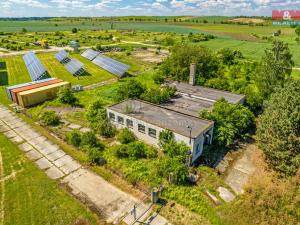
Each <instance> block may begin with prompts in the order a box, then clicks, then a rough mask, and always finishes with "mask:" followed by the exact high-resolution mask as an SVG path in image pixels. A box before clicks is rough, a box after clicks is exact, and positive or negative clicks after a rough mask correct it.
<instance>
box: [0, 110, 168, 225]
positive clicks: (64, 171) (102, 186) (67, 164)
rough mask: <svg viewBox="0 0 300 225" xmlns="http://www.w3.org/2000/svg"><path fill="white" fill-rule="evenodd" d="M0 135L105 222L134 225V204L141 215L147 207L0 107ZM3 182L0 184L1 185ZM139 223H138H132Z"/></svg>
mask: <svg viewBox="0 0 300 225" xmlns="http://www.w3.org/2000/svg"><path fill="white" fill-rule="evenodd" d="M0 132H2V133H3V134H4V135H5V136H6V137H7V138H9V139H10V140H11V141H12V142H14V143H15V144H18V146H19V148H20V149H21V150H22V151H23V152H24V153H25V154H26V156H27V157H28V158H29V159H30V160H32V161H33V162H35V163H36V164H37V166H38V167H39V168H40V169H41V170H43V171H44V172H45V173H46V174H47V176H48V177H49V178H51V179H54V180H58V181H59V182H61V183H63V184H65V185H66V186H67V187H68V188H67V190H69V191H70V192H71V193H72V194H73V195H75V196H76V197H77V198H79V199H80V200H82V201H83V202H84V203H87V202H88V203H89V205H92V208H93V209H96V211H98V212H101V214H104V216H105V218H106V220H107V222H109V223H114V224H117V223H118V222H120V220H121V221H122V220H123V222H128V221H129V222H128V223H127V224H133V223H132V222H134V219H133V214H131V213H130V212H131V211H132V209H133V207H134V205H139V208H138V212H137V213H138V214H139V215H141V214H142V213H143V212H144V211H146V210H147V209H148V208H149V204H144V203H143V202H141V201H140V200H139V199H136V198H135V197H133V196H132V195H130V194H128V193H125V192H123V191H121V190H120V189H118V188H117V187H115V186H114V185H112V184H110V183H109V182H107V181H106V180H104V179H103V178H102V177H100V176H99V175H97V174H95V173H93V172H91V171H90V170H88V169H86V168H84V167H83V166H82V165H80V163H78V162H77V161H76V160H74V159H73V158H72V157H71V156H70V155H68V154H66V153H65V152H64V151H63V150H62V149H61V148H60V147H59V146H57V145H55V144H54V143H52V142H51V141H50V140H48V139H47V138H46V137H45V136H42V135H41V134H40V133H39V132H37V131H36V130H35V129H34V128H32V127H31V126H30V125H29V124H27V123H26V122H25V121H23V120H22V119H21V118H19V117H18V116H17V115H16V114H15V113H13V112H12V111H10V110H9V109H7V108H6V107H4V106H3V105H1V104H0ZM3 183H4V182H1V184H3ZM152 215H153V214H152V213H151V210H150V211H149V212H148V214H145V215H144V217H143V219H144V221H147V220H149V218H150V217H151V218H152ZM135 224H140V223H135ZM148 224H149V225H151V224H152V225H165V224H168V221H167V220H166V219H165V218H163V217H162V216H160V215H155V217H154V219H153V220H152V221H151V222H149V223H148Z"/></svg>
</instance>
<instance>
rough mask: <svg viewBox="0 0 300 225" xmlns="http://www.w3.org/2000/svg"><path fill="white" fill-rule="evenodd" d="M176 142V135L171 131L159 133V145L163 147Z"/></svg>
mask: <svg viewBox="0 0 300 225" xmlns="http://www.w3.org/2000/svg"><path fill="white" fill-rule="evenodd" d="M172 140H174V134H173V132H172V131H170V130H163V131H162V132H160V133H159V145H160V146H161V147H163V146H164V145H165V144H167V143H169V142H170V141H172Z"/></svg>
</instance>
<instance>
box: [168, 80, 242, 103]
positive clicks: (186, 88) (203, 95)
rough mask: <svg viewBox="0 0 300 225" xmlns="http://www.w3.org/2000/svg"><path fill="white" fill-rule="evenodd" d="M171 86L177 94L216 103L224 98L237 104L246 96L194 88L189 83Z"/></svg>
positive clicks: (200, 87) (174, 83) (175, 83)
mask: <svg viewBox="0 0 300 225" xmlns="http://www.w3.org/2000/svg"><path fill="white" fill-rule="evenodd" d="M171 85H174V86H176V89H177V92H179V93H181V94H186V95H188V96H192V97H194V98H199V99H203V100H207V101H212V102H216V101H217V100H219V99H221V98H224V99H225V100H227V101H228V102H229V103H232V104H237V103H240V102H241V101H243V100H244V99H245V95H239V94H234V93H231V92H228V91H220V90H217V89H213V88H207V87H202V86H193V85H190V84H187V83H181V82H176V81H174V82H171Z"/></svg>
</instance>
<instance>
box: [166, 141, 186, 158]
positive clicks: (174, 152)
mask: <svg viewBox="0 0 300 225" xmlns="http://www.w3.org/2000/svg"><path fill="white" fill-rule="evenodd" d="M189 150H190V147H188V146H187V145H186V144H184V143H183V142H182V143H177V142H176V141H174V140H171V141H169V142H167V143H166V144H165V145H164V146H163V152H164V153H165V154H167V155H168V156H170V157H172V158H173V157H182V159H184V158H185V156H186V154H187V152H188V151H189Z"/></svg>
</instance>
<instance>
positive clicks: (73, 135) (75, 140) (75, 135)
mask: <svg viewBox="0 0 300 225" xmlns="http://www.w3.org/2000/svg"><path fill="white" fill-rule="evenodd" d="M66 139H67V142H68V143H69V144H71V145H73V146H75V147H79V146H80V144H81V134H80V132H79V131H78V130H73V131H71V132H69V133H67V135H66Z"/></svg>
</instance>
